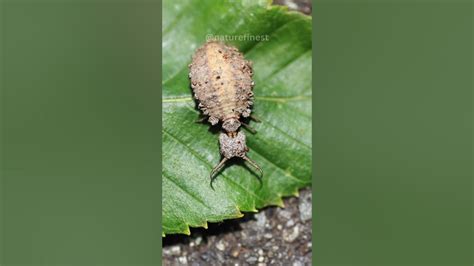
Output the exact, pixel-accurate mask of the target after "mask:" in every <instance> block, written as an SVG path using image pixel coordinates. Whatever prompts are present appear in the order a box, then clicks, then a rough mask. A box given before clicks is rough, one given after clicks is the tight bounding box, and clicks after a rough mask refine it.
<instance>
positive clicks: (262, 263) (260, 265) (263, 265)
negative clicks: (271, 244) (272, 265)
mask: <svg viewBox="0 0 474 266" xmlns="http://www.w3.org/2000/svg"><path fill="white" fill-rule="evenodd" d="M257 265H258V266H267V264H266V263H264V262H260V263H259V264H257Z"/></svg>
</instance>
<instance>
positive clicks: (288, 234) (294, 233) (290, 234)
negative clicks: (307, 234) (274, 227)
mask: <svg viewBox="0 0 474 266" xmlns="http://www.w3.org/2000/svg"><path fill="white" fill-rule="evenodd" d="M299 234H300V229H299V227H298V226H295V227H293V229H292V230H290V229H285V230H283V234H282V236H283V240H285V241H286V242H289V243H291V242H293V241H294V240H295V239H296V238H298V236H299Z"/></svg>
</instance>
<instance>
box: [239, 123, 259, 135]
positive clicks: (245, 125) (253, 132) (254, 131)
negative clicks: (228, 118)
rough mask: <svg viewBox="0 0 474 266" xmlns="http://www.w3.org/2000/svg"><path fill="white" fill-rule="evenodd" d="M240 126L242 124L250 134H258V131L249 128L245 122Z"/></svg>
mask: <svg viewBox="0 0 474 266" xmlns="http://www.w3.org/2000/svg"><path fill="white" fill-rule="evenodd" d="M240 124H242V126H244V127H245V128H246V129H247V130H248V131H250V133H252V134H255V133H257V131H256V130H255V128H253V127H251V126H249V125H248V124H246V123H244V122H240Z"/></svg>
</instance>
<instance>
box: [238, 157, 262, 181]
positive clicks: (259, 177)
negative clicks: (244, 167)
mask: <svg viewBox="0 0 474 266" xmlns="http://www.w3.org/2000/svg"><path fill="white" fill-rule="evenodd" d="M242 159H244V160H246V161H247V162H249V163H250V164H251V165H252V166H253V167H255V169H257V170H258V171H259V172H260V176H258V179H259V181H260V186H261V185H262V177H263V171H262V169H261V168H260V166H258V164H257V163H256V162H254V161H252V159H250V158H249V157H247V156H244V157H242Z"/></svg>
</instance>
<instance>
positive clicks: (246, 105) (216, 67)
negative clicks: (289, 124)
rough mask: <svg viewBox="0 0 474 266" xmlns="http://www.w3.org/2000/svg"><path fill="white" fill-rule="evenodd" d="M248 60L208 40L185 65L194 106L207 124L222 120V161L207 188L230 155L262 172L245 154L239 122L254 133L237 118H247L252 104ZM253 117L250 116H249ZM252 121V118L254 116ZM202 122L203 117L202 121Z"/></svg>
mask: <svg viewBox="0 0 474 266" xmlns="http://www.w3.org/2000/svg"><path fill="white" fill-rule="evenodd" d="M252 75H253V71H252V63H251V62H250V61H247V60H245V59H244V57H243V55H242V53H240V52H239V50H238V49H237V48H235V47H233V46H229V45H225V44H224V43H221V42H215V41H210V42H207V43H206V44H204V45H203V46H202V47H200V48H199V49H197V50H196V53H195V54H194V56H193V59H192V62H191V64H189V78H190V80H191V88H192V89H193V93H194V98H195V99H196V100H197V101H198V103H199V104H198V108H199V109H200V110H201V111H202V112H203V114H204V115H205V116H206V117H208V119H207V120H208V121H209V123H211V125H216V124H218V123H219V122H221V123H222V128H223V129H224V132H222V133H221V134H220V135H219V144H220V153H221V155H222V157H223V158H222V160H221V161H220V162H219V164H217V165H216V166H215V167H214V168H213V169H212V171H211V174H210V177H211V187H212V181H213V178H214V175H215V174H216V173H217V172H218V171H219V170H220V169H221V168H222V167H223V166H224V164H225V162H226V161H227V160H229V159H230V158H232V157H240V158H242V159H244V160H246V161H247V162H249V163H250V164H251V165H252V166H253V167H255V168H256V169H257V170H258V171H259V172H260V176H262V175H263V172H262V170H261V168H260V167H259V166H258V165H257V164H256V163H255V162H254V161H252V160H251V159H250V158H248V157H247V155H246V153H247V152H248V151H249V149H248V147H247V145H246V143H245V134H244V133H243V132H241V131H239V128H240V126H241V125H243V126H245V127H247V128H248V129H249V130H250V131H251V132H253V133H255V130H254V129H252V128H251V127H250V126H249V125H247V124H245V123H244V122H242V121H240V118H241V117H250V116H251V115H250V113H251V112H252V110H251V106H252V105H253V92H252V89H253V86H254V84H255V83H254V82H253V80H252ZM251 118H253V119H255V118H254V117H251ZM255 120H256V119H255ZM202 121H204V120H202Z"/></svg>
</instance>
